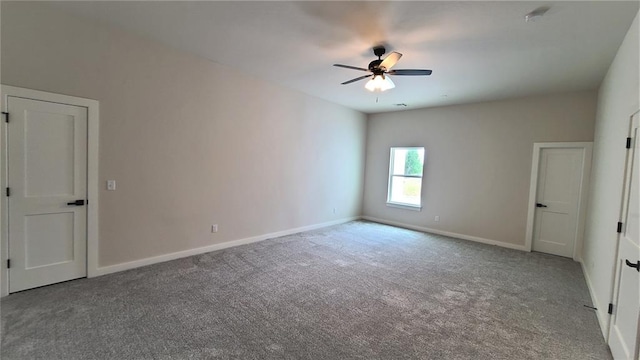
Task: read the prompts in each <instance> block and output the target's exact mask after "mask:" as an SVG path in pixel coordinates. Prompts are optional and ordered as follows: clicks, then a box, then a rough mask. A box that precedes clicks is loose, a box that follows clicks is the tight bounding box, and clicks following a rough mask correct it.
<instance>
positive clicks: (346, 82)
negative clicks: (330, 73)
mask: <svg viewBox="0 0 640 360" xmlns="http://www.w3.org/2000/svg"><path fill="white" fill-rule="evenodd" d="M372 76H373V74H369V75H365V76H360V77H357V78H355V79H351V80H348V81H345V82H343V83H342V85H347V84H351V83H352V82H356V81H360V80H362V79H366V78H368V77H372Z"/></svg>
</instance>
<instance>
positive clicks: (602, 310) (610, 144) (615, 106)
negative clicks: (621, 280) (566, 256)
mask: <svg viewBox="0 0 640 360" xmlns="http://www.w3.org/2000/svg"><path fill="white" fill-rule="evenodd" d="M639 14H640V13H639ZM638 16H640V15H636V18H635V20H634V21H633V24H632V25H631V27H630V28H629V31H628V32H627V35H626V37H625V39H624V42H623V43H622V45H621V46H620V48H619V49H618V53H617V55H616V57H615V59H614V61H613V63H612V64H611V67H610V68H609V71H608V73H607V76H606V77H605V79H604V81H603V82H602V85H601V86H600V91H599V93H598V112H597V117H596V126H595V139H594V144H593V145H594V146H593V168H592V171H591V174H592V175H591V191H590V194H589V197H590V206H589V210H588V212H587V227H586V228H585V243H584V251H583V263H584V270H585V276H586V277H587V281H588V282H589V287H590V288H591V291H592V295H593V296H594V297H595V300H596V304H595V305H596V307H597V308H598V318H599V320H600V327H601V328H602V331H603V333H604V334H606V333H607V331H608V326H609V315H608V314H607V304H609V302H610V301H611V300H612V297H613V293H612V291H613V276H614V266H615V261H616V260H615V259H616V257H617V254H616V249H617V243H618V242H617V239H618V234H617V233H616V232H615V231H614V230H615V225H616V223H617V222H618V221H619V218H620V209H621V207H622V192H623V186H622V184H623V182H624V167H625V159H626V153H627V151H626V149H625V148H624V141H625V139H626V137H627V136H628V133H629V119H630V117H631V115H632V114H633V113H634V112H636V111H637V110H638V109H639V108H640V101H639V98H640V91H639V90H638V89H639V88H640V83H639V80H638V79H639V77H640V72H639V70H638V67H639V66H640V56H639V55H638V54H639V53H640V49H639V45H638V43H639V42H640V39H639V36H638V34H639V33H640V26H639V25H638ZM636 256H637V255H636Z"/></svg>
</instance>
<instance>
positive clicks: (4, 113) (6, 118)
mask: <svg viewBox="0 0 640 360" xmlns="http://www.w3.org/2000/svg"><path fill="white" fill-rule="evenodd" d="M2 115H4V122H6V123H8V122H9V113H8V112H6V111H3V112H2Z"/></svg>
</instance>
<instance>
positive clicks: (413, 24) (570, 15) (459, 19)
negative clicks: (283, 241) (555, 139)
mask: <svg viewBox="0 0 640 360" xmlns="http://www.w3.org/2000/svg"><path fill="white" fill-rule="evenodd" d="M50 4H51V5H52V6H56V7H60V8H63V9H65V10H67V11H70V12H73V13H75V14H77V15H80V16H84V17H89V18H92V19H97V20H99V21H102V22H106V23H109V24H111V25H114V26H117V27H120V28H123V29H126V30H129V31H131V32H134V33H138V34H141V35H143V36H146V37H149V38H152V39H155V40H157V41H160V42H163V43H165V44H167V45H169V46H173V47H176V48H179V49H182V50H184V51H188V52H192V53H195V54H197V55H200V56H203V57H205V58H207V59H210V60H211V61H214V62H217V63H221V64H224V65H228V66H230V67H233V68H236V69H238V70H240V71H242V72H244V73H249V74H253V75H255V76H257V77H260V78H263V79H265V80H267V81H271V82H274V83H278V84H281V85H283V86H286V87H289V88H293V89H297V90H299V91H302V92H304V93H307V94H310V95H314V96H317V97H320V98H323V99H326V100H329V101H331V102H335V103H338V104H342V105H345V106H347V107H350V108H353V109H356V110H360V111H363V112H366V113H375V112H382V111H390V110H399V109H412V108H418V107H427V106H438V105H448V104H460V103H469V102H477V101H485V100H495V99H504V98H510V97H520V96H527V95H534V94H542V93H553V92H565V91H576V90H586V89H595V88H597V87H598V85H599V84H600V82H601V81H602V78H603V77H604V75H605V72H606V70H607V68H608V67H609V65H610V63H611V61H612V60H613V57H614V55H615V53H616V51H617V49H618V47H619V46H620V43H621V42H622V39H623V37H624V35H625V33H626V32H627V30H628V28H629V26H630V24H631V22H632V20H633V18H634V16H635V14H636V13H637V11H638V2H637V1H632V2H614V1H600V2H594V1H591V2H582V1H568V2H567V1H565V2H558V1H553V2H523V1H513V2H484V1H472V2H456V1H443V2H434V1H424V2H404V1H394V2H347V1H344V2H335V1H319V2H311V1H301V2H292V1H289V2H271V1H259V2H220V1H217V2H191V1H178V2H149V1H140V2H138V1H136V2H95V1H74V2H54V3H50ZM540 6H551V9H550V10H549V12H548V13H547V14H546V16H544V17H543V18H541V19H540V20H538V21H536V22H529V23H527V22H525V21H524V15H525V14H526V13H528V12H530V11H532V10H534V9H536V8H538V7H540ZM378 43H385V44H388V47H387V49H388V51H398V52H401V53H402V54H403V55H404V56H403V57H402V59H401V60H400V62H399V63H398V64H397V65H396V67H395V68H398V69H401V68H426V69H432V70H433V75H431V76H429V77H399V76H395V77H392V78H393V81H394V82H395V84H396V88H395V89H392V90H389V91H386V92H383V93H371V92H369V91H367V90H365V89H364V84H365V81H361V82H356V83H353V84H350V85H340V83H341V82H343V81H346V80H349V79H351V78H355V77H357V76H360V75H363V73H360V72H358V71H355V70H348V69H341V68H336V67H333V66H332V64H334V63H342V64H348V65H354V66H359V67H366V66H367V64H368V63H369V62H370V61H371V60H374V59H375V57H374V55H373V53H372V51H371V47H372V46H373V45H375V44H378ZM397 103H405V104H407V105H408V107H406V108H399V107H397V106H395V105H394V104H397Z"/></svg>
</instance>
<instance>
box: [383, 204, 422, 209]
mask: <svg viewBox="0 0 640 360" xmlns="http://www.w3.org/2000/svg"><path fill="white" fill-rule="evenodd" d="M387 206H388V207H392V208H398V209H405V210H413V211H422V206H417V205H409V204H400V203H392V202H388V203H387Z"/></svg>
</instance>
